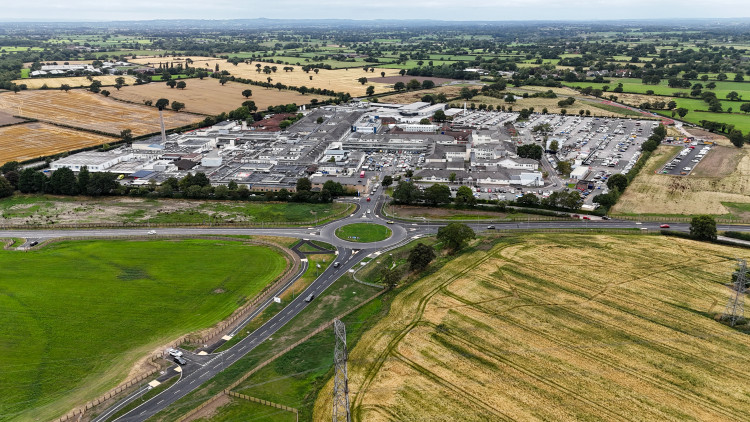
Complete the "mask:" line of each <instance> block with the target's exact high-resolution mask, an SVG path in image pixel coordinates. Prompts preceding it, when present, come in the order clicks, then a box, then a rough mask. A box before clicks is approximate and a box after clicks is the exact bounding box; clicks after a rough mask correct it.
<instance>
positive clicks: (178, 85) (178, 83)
mask: <svg viewBox="0 0 750 422" xmlns="http://www.w3.org/2000/svg"><path fill="white" fill-rule="evenodd" d="M186 87H187V83H185V81H180V82H177V89H185V88H186Z"/></svg>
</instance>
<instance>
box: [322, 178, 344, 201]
mask: <svg viewBox="0 0 750 422" xmlns="http://www.w3.org/2000/svg"><path fill="white" fill-rule="evenodd" d="M322 192H326V193H327V194H328V195H330V196H331V198H336V197H339V196H341V195H343V194H344V187H343V186H341V183H339V182H334V181H333V180H326V182H325V183H323V189H322Z"/></svg>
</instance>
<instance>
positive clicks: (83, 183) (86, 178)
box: [77, 166, 91, 193]
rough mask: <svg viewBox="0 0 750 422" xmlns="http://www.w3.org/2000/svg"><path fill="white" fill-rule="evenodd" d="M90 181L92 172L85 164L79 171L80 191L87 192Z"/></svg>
mask: <svg viewBox="0 0 750 422" xmlns="http://www.w3.org/2000/svg"><path fill="white" fill-rule="evenodd" d="M89 182H91V173H89V168H88V167H86V166H83V167H81V170H80V171H79V172H78V181H77V183H78V192H79V193H86V192H87V191H88V188H89Z"/></svg>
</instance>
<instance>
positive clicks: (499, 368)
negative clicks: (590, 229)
mask: <svg viewBox="0 0 750 422" xmlns="http://www.w3.org/2000/svg"><path fill="white" fill-rule="evenodd" d="M485 242H487V243H486V244H480V245H479V247H478V248H477V250H476V251H474V252H471V253H467V254H465V255H463V256H461V257H458V258H456V259H455V260H454V261H452V262H450V263H448V264H446V265H445V266H444V267H443V268H442V269H440V270H439V271H438V272H436V273H435V274H432V275H430V276H427V277H425V278H423V279H421V280H419V281H416V282H414V283H413V284H411V285H408V286H407V287H405V288H404V289H403V291H401V292H400V293H399V294H398V295H397V296H395V297H394V298H393V300H392V302H391V304H390V310H389V313H388V316H387V317H384V318H383V319H382V320H381V321H379V322H378V323H376V324H375V325H374V326H373V327H372V328H371V329H370V330H369V331H368V332H366V333H364V334H363V335H362V336H361V338H360V339H359V340H358V342H357V344H356V346H355V347H354V348H353V349H352V350H351V351H350V354H349V362H350V363H349V368H348V371H349V390H350V400H351V408H352V413H353V420H357V421H368V422H371V421H392V420H399V421H459V420H460V421H500V420H518V421H543V420H545V421H553V420H554V421H581V420H588V421H595V420H596V421H625V420H640V421H681V420H704V421H708V420H710V421H740V420H744V421H746V420H750V383H748V382H747V380H748V377H750V368H749V367H748V365H747V356H748V354H750V336H748V335H747V334H744V333H741V332H739V331H736V330H734V329H732V328H729V327H728V326H725V325H722V324H721V323H719V322H717V321H715V320H714V319H713V316H714V315H716V314H717V313H720V312H722V311H723V310H724V304H725V301H726V300H727V299H728V298H729V293H730V291H729V289H728V288H727V287H726V286H725V283H727V282H728V281H730V278H731V272H732V271H733V269H734V267H735V265H736V262H735V261H734V259H733V258H734V257H744V258H748V257H750V251H748V250H747V249H739V248H732V247H727V246H719V245H713V244H708V243H697V242H694V241H690V240H685V239H679V238H672V237H661V236H646V235H638V234H632V235H624V234H620V235H614V234H613V235H585V236H584V235H575V234H559V233H558V234H554V235H552V234H550V235H542V234H536V235H535V234H532V235H526V236H524V237H515V236H513V237H506V238H501V239H498V242H497V243H496V244H495V245H492V244H491V243H490V242H489V241H488V240H485ZM331 390H332V382H328V383H327V385H326V386H325V387H324V388H323V390H322V391H321V392H320V394H319V395H318V399H317V402H316V405H315V416H314V417H313V420H323V419H325V418H326V416H328V417H330V409H331V403H330V400H331Z"/></svg>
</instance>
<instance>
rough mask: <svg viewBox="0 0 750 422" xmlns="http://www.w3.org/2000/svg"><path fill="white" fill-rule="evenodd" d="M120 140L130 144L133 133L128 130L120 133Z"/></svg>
mask: <svg viewBox="0 0 750 422" xmlns="http://www.w3.org/2000/svg"><path fill="white" fill-rule="evenodd" d="M120 139H122V140H123V142H131V141H132V140H133V131H132V130H130V129H125V130H122V131H120Z"/></svg>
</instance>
